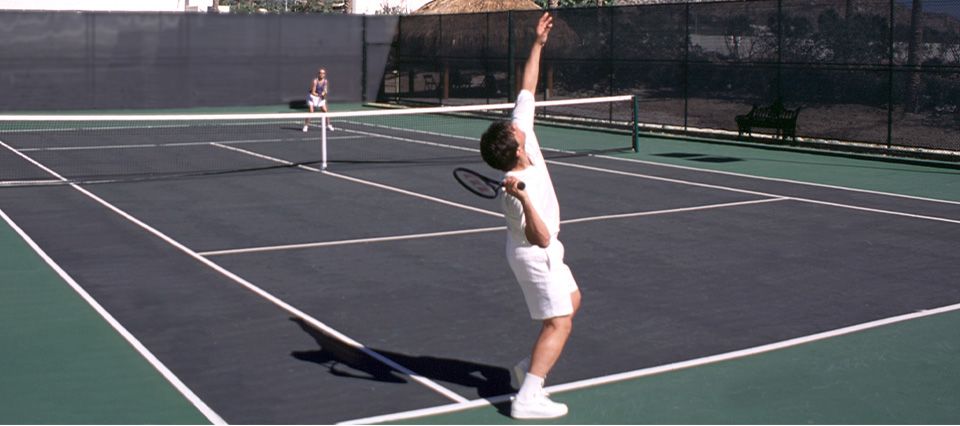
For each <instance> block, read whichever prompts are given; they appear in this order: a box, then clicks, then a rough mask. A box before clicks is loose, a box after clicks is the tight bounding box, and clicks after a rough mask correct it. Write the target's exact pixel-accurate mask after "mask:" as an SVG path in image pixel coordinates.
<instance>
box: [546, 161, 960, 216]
mask: <svg viewBox="0 0 960 426" xmlns="http://www.w3.org/2000/svg"><path fill="white" fill-rule="evenodd" d="M547 162H548V163H550V164H556V165H559V166H565V167H573V168H578V169H585V170H592V171H596V172H601V173H609V174H615V175H621V176H633V177H638V178H643V179H650V180H659V181H665V182H671V183H678V184H683V185H690V186H699V187H704V188H711V189H719V190H723V191H732V192H740V193H744V194H753V195H761V196H766V197H773V198H789V199H791V200H795V201H800V202H804V203H811V204H821V205H825V206H832V207H839V208H844V209H851V210H860V211H867V212H872V213H881V214H888V215H894V216H902V217H909V218H912V219H923V220H932V221H937V222H946V223H956V224H960V220H957V219H949V218H945V217H939V216H926V215H919V214H914V213H905V212H898V211H895V210H883V209H874V208H870V207H861V206H854V205H851V204H841V203H833V202H829V201H821V200H814V199H810V198H800V197H791V196H787V195H779V194H772V193H768V192H758V191H750V190H745V189H738V188H733V187H728V186H722V185H710V184H705V183H698V182H690V181H686V180H681V179H672V178H664V177H659V176H651V175H644V174H640V173H632V172H624V171H619V170H611V169H604V168H600V167H593V166H584V165H581V164H573V163H564V162H561V161H555V160H547Z"/></svg>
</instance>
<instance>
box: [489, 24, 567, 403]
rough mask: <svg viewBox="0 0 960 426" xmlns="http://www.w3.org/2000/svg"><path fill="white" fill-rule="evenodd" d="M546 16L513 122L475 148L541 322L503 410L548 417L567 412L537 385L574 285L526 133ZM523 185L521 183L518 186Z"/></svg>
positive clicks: (545, 176)
mask: <svg viewBox="0 0 960 426" xmlns="http://www.w3.org/2000/svg"><path fill="white" fill-rule="evenodd" d="M552 27H553V17H551V16H550V14H549V13H544V14H543V16H541V17H540V20H539V22H538V23H537V40H536V42H534V44H533V47H532V48H531V49H530V58H529V59H527V63H526V65H525V67H524V70H523V87H522V89H521V91H520V94H519V95H518V96H517V103H516V106H515V107H514V110H513V120H512V121H498V122H495V123H493V124H491V125H490V127H489V128H488V129H487V131H486V132H484V134H483V136H482V137H481V139H480V153H481V155H482V156H483V159H484V161H486V163H487V164H489V165H490V166H491V167H493V168H495V169H498V170H501V171H504V172H506V176H505V179H504V189H505V191H506V195H505V196H504V197H503V211H504V214H505V216H506V219H507V247H506V251H507V261H508V262H509V263H510V269H512V270H513V273H514V275H515V276H516V278H517V282H518V283H519V284H520V288H521V289H522V290H523V296H524V299H525V300H526V302H527V308H528V309H529V311H530V316H531V317H532V318H533V319H534V320H540V321H542V329H541V330H540V335H539V337H538V338H537V341H536V343H535V344H534V346H533V352H532V354H531V356H530V357H529V358H527V359H524V360H523V361H520V363H518V364H517V365H516V366H514V367H513V376H514V378H515V380H516V381H517V382H518V385H519V388H520V390H519V392H517V396H516V398H515V399H514V401H513V403H512V405H511V407H510V415H511V416H512V417H514V418H518V419H547V418H554V417H560V416H563V415H565V414H567V406H566V405H564V404H560V403H556V402H553V401H551V400H550V398H549V397H548V396H547V394H546V392H544V390H543V383H544V380H545V379H546V377H547V374H548V373H549V372H550V370H551V369H552V368H553V366H554V364H555V363H556V361H557V359H558V358H559V357H560V353H561V352H562V351H563V347H564V345H565V344H566V342H567V338H568V337H569V336H570V331H571V330H572V328H573V316H574V314H576V312H577V309H579V307H580V290H579V289H578V287H577V283H576V281H575V280H574V278H573V274H572V273H571V271H570V268H569V267H567V265H566V264H564V263H563V244H561V243H560V240H558V239H557V234H558V233H559V232H560V208H559V205H558V203H557V195H556V192H554V189H553V182H552V181H551V179H550V174H549V173H548V171H547V164H546V162H545V161H544V159H543V154H542V153H541V152H540V143H539V142H538V141H537V136H536V135H535V134H534V132H533V115H534V96H533V93H534V91H535V90H536V87H537V77H538V74H539V72H540V51H541V49H542V48H543V46H544V45H545V44H546V43H547V36H548V35H549V34H550V29H551V28H552ZM520 182H523V183H524V184H525V185H526V186H525V188H524V189H522V190H521V189H520V188H519V187H518V186H519V184H520Z"/></svg>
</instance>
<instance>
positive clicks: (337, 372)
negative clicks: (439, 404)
mask: <svg viewBox="0 0 960 426" xmlns="http://www.w3.org/2000/svg"><path fill="white" fill-rule="evenodd" d="M290 320H291V321H293V322H295V323H296V324H297V325H299V326H300V328H301V329H303V331H305V332H306V333H307V334H309V335H310V336H311V337H313V339H314V340H316V342H317V344H318V345H319V346H320V349H319V350H306V351H294V352H293V353H291V355H293V357H294V358H296V359H299V360H301V361H307V362H313V363H316V364H320V365H322V366H325V367H326V368H327V370H329V372H330V374H332V375H334V376H339V377H352V378H355V379H361V380H374V381H379V382H389V383H407V382H408V381H409V377H408V376H407V375H405V374H403V373H401V372H400V371H398V370H396V369H395V368H393V367H390V366H389V365H387V364H386V363H385V362H384V361H381V360H378V359H376V358H374V357H373V356H372V355H370V354H369V353H365V352H363V351H361V350H359V349H357V348H355V347H353V346H350V345H348V344H346V343H345V342H343V341H341V340H340V339H337V338H335V337H332V336H328V335H327V334H325V333H323V332H321V331H320V330H317V329H316V328H314V327H311V326H310V325H309V324H307V323H306V322H304V321H303V320H302V319H299V318H291V319H290ZM368 349H370V350H371V351H373V352H376V353H378V354H380V355H382V356H383V357H385V358H387V359H389V360H391V361H393V362H395V363H397V364H399V365H401V366H403V367H405V368H408V369H410V370H412V371H413V372H415V373H416V374H418V375H420V376H423V377H425V378H428V379H431V380H434V381H438V382H447V383H456V384H458V385H462V386H467V387H471V388H475V389H476V390H477V395H478V396H480V397H481V398H491V397H496V396H503V395H507V394H511V393H513V392H514V389H513V388H512V387H511V386H510V372H509V371H508V370H507V369H506V368H503V367H497V366H492V365H485V364H478V363H474V362H469V361H463V360H458V359H448V358H437V357H432V356H424V355H407V354H401V353H397V352H391V351H385V350H381V349H376V348H368ZM441 385H442V383H441ZM501 399H504V398H495V399H493V400H492V401H491V402H492V403H493V405H494V406H495V407H496V408H497V410H498V411H500V413H501V414H504V415H509V413H510V402H509V401H500V400H501Z"/></svg>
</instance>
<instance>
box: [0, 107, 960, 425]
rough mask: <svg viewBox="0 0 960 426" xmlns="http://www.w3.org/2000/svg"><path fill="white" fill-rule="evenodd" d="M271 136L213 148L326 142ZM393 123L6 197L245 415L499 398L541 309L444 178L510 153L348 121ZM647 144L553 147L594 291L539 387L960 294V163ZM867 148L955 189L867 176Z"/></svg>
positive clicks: (210, 397)
mask: <svg viewBox="0 0 960 426" xmlns="http://www.w3.org/2000/svg"><path fill="white" fill-rule="evenodd" d="M278 132H281V135H282V137H280V138H278V139H279V140H276V141H274V140H271V141H257V140H250V141H246V142H245V143H243V144H242V146H240V145H239V144H238V142H240V141H238V140H237V139H238V138H237V137H235V136H230V137H229V138H225V139H224V140H222V141H221V142H223V143H224V144H228V145H229V146H231V147H234V148H242V150H243V151H238V150H231V149H226V148H222V147H219V146H212V147H205V148H204V149H205V150H212V151H218V150H219V151H222V152H221V154H222V155H223V156H225V157H230V158H229V164H230V165H231V167H238V168H254V169H256V168H259V167H269V166H274V165H276V164H278V162H279V161H282V160H289V161H294V162H298V161H299V162H302V159H304V158H311V159H316V158H317V157H314V156H313V155H314V154H317V152H316V150H317V146H316V145H315V142H310V141H308V140H294V139H296V138H299V137H301V136H302V135H299V133H298V132H297V131H296V130H291V129H283V128H280V129H278ZM284 132H285V133H284ZM383 132H387V130H385V129H382V128H380V129H376V130H375V131H370V130H363V129H360V128H355V127H351V126H350V124H349V123H343V124H341V126H340V130H338V131H337V132H335V133H334V134H332V135H331V136H338V137H343V138H342V139H340V140H331V146H330V149H331V151H332V152H338V153H340V156H339V158H340V159H344V158H346V159H351V160H354V161H340V162H337V161H333V162H331V164H330V167H329V169H328V170H327V171H320V170H319V168H318V166H317V165H316V164H313V163H311V164H308V165H305V166H304V167H269V168H266V169H263V170H248V171H245V172H238V173H225V174H218V175H213V176H202V177H201V176H179V177H172V178H168V179H154V180H148V181H141V182H130V181H122V180H121V181H119V182H114V183H104V184H91V185H83V186H78V187H74V186H70V185H55V186H39V187H38V186H33V187H8V188H0V209H2V211H3V212H4V213H5V214H6V215H8V216H9V218H10V221H11V222H12V223H15V224H16V225H17V226H19V227H20V228H22V229H23V231H24V233H25V234H26V235H28V236H29V237H30V238H32V239H33V240H34V241H36V243H37V245H38V246H39V247H40V248H42V250H43V251H45V252H46V253H47V254H49V256H50V257H51V258H52V260H53V261H54V262H56V264H59V265H60V266H61V267H62V268H63V269H64V270H65V271H66V274H68V275H69V276H71V277H72V278H73V279H74V280H76V282H77V283H78V284H79V285H80V286H81V287H82V288H83V289H85V290H86V291H87V292H88V293H89V294H90V295H91V296H92V298H93V299H95V300H96V301H98V302H99V304H101V305H102V306H103V307H104V308H105V310H106V311H108V312H109V313H110V314H111V315H112V316H113V317H115V318H116V320H117V321H118V322H119V323H120V324H122V325H123V326H124V327H125V328H126V329H127V330H129V331H130V333H131V334H132V335H134V336H136V338H137V339H138V340H139V342H141V343H142V344H143V345H144V346H145V348H146V349H147V350H148V351H149V352H150V353H152V354H153V355H155V356H156V358H157V359H158V360H159V361H160V362H161V363H162V364H163V365H165V366H166V367H167V368H169V369H170V371H171V372H172V373H173V374H174V375H175V376H176V377H178V378H179V380H181V381H182V382H183V383H184V385H185V386H186V387H187V388H189V389H190V390H191V391H192V392H193V393H195V394H196V396H197V397H198V398H199V399H200V400H202V401H203V402H204V403H205V404H206V405H208V406H209V407H210V409H211V410H212V411H213V412H215V413H216V414H217V415H219V416H220V417H222V419H223V420H224V421H226V422H228V423H245V424H249V423H259V424H296V423H335V422H341V421H349V420H353V419H361V418H366V417H372V416H380V415H386V414H391V413H398V412H405V411H409V410H415V409H421V408H429V407H435V406H441V405H446V404H451V403H466V402H467V401H471V400H477V399H481V398H490V399H492V400H494V401H502V400H500V399H498V398H497V397H499V396H502V395H506V394H509V393H511V392H513V391H512V389H511V388H510V384H509V374H508V373H507V369H508V368H509V367H510V366H511V365H513V364H514V363H515V362H516V361H517V360H519V359H520V358H523V357H524V356H525V355H526V353H527V352H528V351H529V349H530V346H531V344H532V342H533V339H534V337H535V336H536V334H537V332H538V324H537V323H535V322H533V321H531V320H530V319H529V316H528V314H527V311H526V307H525V304H524V302H523V300H522V298H521V294H520V291H519V288H518V287H517V285H516V283H515V281H514V279H513V277H512V274H511V273H510V271H509V269H508V267H507V264H506V261H505V258H504V248H503V247H504V238H505V232H504V221H503V218H502V217H501V216H500V213H499V211H500V209H499V200H493V201H491V200H485V199H482V198H479V197H475V196H473V195H471V194H469V193H468V192H466V191H465V190H463V188H461V187H460V186H459V185H458V184H457V183H456V182H455V181H454V180H453V178H452V176H451V171H452V170H453V169H454V168H455V167H458V166H466V167H470V168H473V169H476V170H482V171H484V172H485V173H487V174H489V175H494V172H493V171H491V170H490V169H488V168H486V167H485V166H483V165H482V163H480V161H479V155H478V154H477V153H476V152H474V151H470V150H469V149H470V148H471V147H472V146H473V145H472V144H473V143H474V142H472V141H470V140H465V139H463V138H459V137H455V136H449V137H447V136H445V135H443V134H442V132H439V133H441V134H437V133H438V132H434V133H433V134H423V135H419V136H416V135H413V136H412V135H407V134H399V133H396V134H394V133H391V134H388V135H387V137H385V138H382V139H372V140H371V139H366V138H364V139H359V138H356V139H351V138H349V136H370V135H369V133H383ZM544 132H545V133H548V134H553V132H562V130H550V131H546V130H545V131H544ZM291 133H297V135H296V138H295V137H294V136H293V135H291ZM597 137H598V138H608V137H618V138H624V144H623V145H624V146H626V145H627V144H628V142H626V138H627V137H626V136H612V135H609V134H604V135H603V136H597ZM227 139H229V140H227ZM240 139H242V138H240ZM541 139H543V143H544V144H549V143H550V141H548V140H547V138H544V137H541ZM3 141H4V142H5V143H6V144H9V145H10V146H11V147H12V148H24V147H25V146H18V144H17V138H16V137H15V136H13V135H7V136H4V138H3ZM378 142H379V143H380V145H381V146H380V147H376V146H375V144H376V143H378ZM424 142H429V143H433V145H427V144H424ZM560 143H561V144H562V143H564V142H563V141H560ZM647 143H648V145H645V148H644V149H645V151H644V153H642V154H633V153H624V152H609V153H608V154H606V155H567V154H560V153H548V157H551V158H552V159H551V160H550V161H551V164H550V166H549V167H550V171H551V174H552V177H553V180H554V182H555V185H556V187H557V193H558V196H559V199H560V204H561V214H562V218H563V219H564V221H565V223H564V224H563V225H562V232H561V234H560V239H561V240H562V241H563V242H564V244H565V246H566V247H567V261H568V263H569V264H570V266H571V267H572V269H573V271H574V274H575V276H576V277H577V280H578V282H579V285H580V287H581V289H582V292H583V306H582V309H581V311H580V314H579V315H578V317H577V318H576V326H575V331H574V335H573V337H572V338H571V341H570V343H569V346H568V348H567V350H566V351H565V353H564V355H563V357H562V358H561V360H560V362H559V364H558V365H557V367H556V368H555V370H554V372H553V374H552V376H551V377H549V380H548V385H558V384H564V383H572V382H577V381H582V380H588V379H592V378H598V377H603V376H607V375H611V374H616V373H622V372H629V371H634V370H639V369H644V368H649V367H655V366H659V365H664V364H671V363H676V362H680V361H685V360H690V359H696V358H701V357H706V356H710V355H716V354H723V353H728V352H731V351H737V350H742V349H748V348H753V347H757V346H761V345H766V344H770V343H774V342H781V341H785V340H789V339H794V338H801V337H804V336H809V335H813V334H817V333H823V332H828V331H831V330H836V329H840V328H844V327H849V326H853V325H857V324H863V323H868V322H871V321H875V320H879V319H884V318H889V317H895V316H899V315H903V314H909V313H913V312H917V311H922V310H926V309H932V308H939V307H944V306H953V305H955V306H960V287H958V286H957V285H956V284H957V283H958V282H960V266H958V265H960V251H958V250H957V241H960V198H958V194H960V193H958V192H957V191H956V190H955V189H956V188H960V175H958V174H957V172H956V170H955V169H950V168H939V167H934V166H930V167H924V166H903V165H896V164H894V163H886V162H881V161H870V160H853V159H842V160H840V159H837V158H834V157H827V156H812V157H813V158H821V159H824V161H825V163H828V164H824V165H823V166H822V167H821V168H820V170H822V171H825V173H831V175H828V176H825V177H824V176H821V177H822V178H823V179H825V180H827V181H829V182H825V183H830V185H825V184H816V185H813V184H809V183H806V182H803V180H805V178H804V175H805V174H807V173H810V170H811V169H813V168H815V167H816V166H812V165H809V164H801V163H802V162H803V161H806V160H808V159H809V158H811V154H799V153H790V152H785V151H784V152H778V151H768V150H751V149H749V148H744V147H729V149H728V151H727V152H726V153H704V154H703V155H701V156H698V157H697V158H700V157H702V156H707V157H714V158H728V159H729V158H737V159H738V161H708V162H706V163H709V165H707V164H705V163H704V162H702V161H694V160H695V159H696V158H693V157H685V156H679V155H667V154H670V153H677V152H684V151H693V152H695V151H702V150H721V149H722V148H718V147H717V146H711V145H701V144H695V143H692V142H682V141H654V140H651V141H649V142H647ZM230 144H232V145H230ZM436 144H442V145H443V146H438V145H436ZM384 146H386V147H387V148H384ZM371 147H373V148H371ZM463 148H467V149H468V150H464V149H463ZM603 148H609V147H608V146H605V147H603ZM391 153H395V154H396V155H397V157H394V158H391V157H390V154H391ZM658 153H659V154H664V155H657V154H658ZM24 154H25V155H27V156H30V154H29V151H28V152H24ZM43 155H45V156H50V157H53V156H55V155H56V154H55V153H53V152H50V151H47V152H44V154H43ZM202 155H204V156H206V155H211V154H207V153H205V154H202ZM375 156H376V157H375ZM232 157H238V158H236V159H235V158H232ZM332 157H334V158H335V159H336V158H337V157H335V156H332ZM371 157H375V158H372V159H371ZM760 157H763V158H760ZM36 159H37V160H39V161H41V162H43V159H41V158H36ZM364 159H367V161H364ZM785 160H790V161H794V162H793V163H792V164H788V163H786V162H780V163H777V162H778V161H785ZM19 161H22V159H21V158H19V157H15V156H12V155H9V152H7V153H4V155H3V156H0V165H3V164H9V163H16V162H19ZM656 162H665V163H656ZM684 162H686V163H684ZM666 163H672V164H666ZM771 163H773V164H775V165H774V166H770V164H771ZM758 164H762V165H758ZM844 164H845V165H846V166H844ZM677 166H681V167H677ZM18 167H20V166H18ZM699 167H712V168H713V169H712V170H706V169H700V168H699ZM843 167H847V169H843ZM867 167H871V168H874V167H875V168H877V169H879V170H880V173H883V174H885V175H888V176H889V175H897V176H900V177H901V178H902V179H904V180H911V181H914V182H919V181H921V180H922V179H929V181H928V182H933V183H932V184H933V185H943V184H944V182H945V183H947V184H950V185H952V189H949V188H941V190H940V191H938V192H939V194H940V195H939V196H931V195H929V194H927V193H921V195H922V196H921V197H918V196H911V195H909V194H910V191H909V190H902V189H901V188H899V187H894V186H895V185H891V186H890V189H885V188H877V187H866V186H863V185H859V184H857V183H851V182H854V181H855V180H856V179H860V178H861V177H862V175H861V174H860V173H862V172H863V171H864V170H867ZM844 170H846V171H844ZM716 171H722V172H723V173H717V172H716ZM807 180H810V181H813V180H816V179H807ZM921 186H922V184H921ZM894 192H898V193H900V194H895V193H894ZM935 192H937V191H935ZM38 338H40V337H38ZM359 345H362V349H361V347H360V346H359ZM383 358H387V359H389V360H392V362H393V363H395V364H389V363H384V359H383ZM11 373H13V374H15V373H16V372H4V374H11ZM954 396H956V395H954ZM637 398H643V396H637ZM578 408H579V407H576V406H574V407H572V409H573V410H577V409H578ZM490 409H491V410H499V411H500V412H501V415H502V413H503V409H504V404H503V403H496V404H494V407H492V408H490ZM957 420H960V419H957ZM2 421H3V417H2V416H0V422H2ZM211 421H216V419H215V418H214V419H211ZM598 421H600V422H613V423H630V422H642V419H603V420H598Z"/></svg>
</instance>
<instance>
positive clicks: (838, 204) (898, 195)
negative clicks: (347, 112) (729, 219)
mask: <svg viewBox="0 0 960 426" xmlns="http://www.w3.org/2000/svg"><path fill="white" fill-rule="evenodd" d="M379 127H384V128H389V127H388V126H379ZM394 129H396V130H404V129H402V128H394ZM358 133H364V134H368V135H373V136H378V137H382V138H386V139H395V140H400V141H406V142H413V143H420V144H425V145H432V146H439V147H444V148H451V149H459V150H470V148H463V147H458V146H456V145H444V144H440V143H436V142H427V141H419V140H414V139H407V138H400V137H395V136H390V135H383V134H378V133H367V132H358ZM431 134H434V133H431ZM445 136H447V137H450V138H455V139H472V138H467V137H463V136H458V135H445ZM542 149H543V150H544V151H554V152H564V151H561V150H555V149H550V148H542ZM474 151H476V152H479V150H474ZM589 156H591V157H594V158H601V159H608V160H618V161H628V162H636V163H641V164H648V165H655V166H663V167H673V168H680V169H686V170H693V171H698V172H707V173H717V174H726V175H731V176H737V177H744V178H750V179H757V180H767V181H775V182H786V183H792V184H798V185H807V186H814V187H823V188H829V189H835V190H841V191H851V192H862V193H868V194H873V195H882V196H889V197H897V198H907V199H914V200H920V201H930V202H936V203H945V204H960V202H957V201H950V200H940V199H935V198H925V197H917V196H912V195H903V194H895V193H890V192H880V191H871V190H865V189H858V188H850V187H844V186H832V185H825V184H818V183H812V182H803V181H793V180H789V179H778V178H767V177H762V176H751V175H745V174H739V173H732V172H722V171H717V170H709V169H700V168H696V167H687V166H677V165H670V164H661V163H655V162H650V161H644V160H636V159H629V158H619V157H611V156H607V155H596V154H590V155H589ZM546 161H547V163H550V164H556V165H560V166H566V167H576V168H581V169H585V170H592V171H597V172H601V173H610V174H619V175H624V176H633V177H638V178H643V179H651V180H660V181H665V182H672V183H677V184H682V185H690V186H699V187H704V188H711V189H718V190H723V191H732V192H740V193H744V194H754V195H760V196H764V197H773V198H783V197H786V198H791V199H794V200H797V201H802V202H808V203H813V204H823V205H831V206H834V207H841V208H847V209H853V210H862V211H871V212H874V213H882V214H891V215H896V216H904V217H911V218H915V219H925V220H934V221H940V222H947V223H960V222H958V221H957V220H954V219H948V218H943V217H937V216H924V215H916V214H911V213H904V212H897V211H893V210H881V209H870V208H867V207H860V206H854V205H849V204H840V203H829V202H827V201H820V200H814V199H808V198H798V197H790V196H787V195H782V194H773V193H767V192H760V191H752V190H747V189H741V188H734V187H729V186H722V185H711V184H705V183H699V182H692V181H687V180H681V179H672V178H665V177H659V176H653V175H646V174H640V173H631V172H621V171H618V170H613V169H605V168H600V167H592V166H585V165H580V164H574V163H566V162H562V161H557V160H546Z"/></svg>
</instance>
